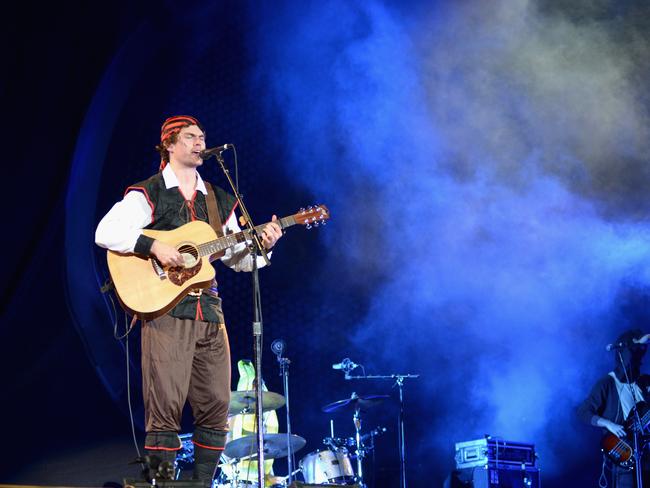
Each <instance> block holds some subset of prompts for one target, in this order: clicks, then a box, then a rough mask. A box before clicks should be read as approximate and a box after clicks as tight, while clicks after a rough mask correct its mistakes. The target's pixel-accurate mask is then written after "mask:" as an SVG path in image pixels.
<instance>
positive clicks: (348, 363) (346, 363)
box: [332, 358, 359, 371]
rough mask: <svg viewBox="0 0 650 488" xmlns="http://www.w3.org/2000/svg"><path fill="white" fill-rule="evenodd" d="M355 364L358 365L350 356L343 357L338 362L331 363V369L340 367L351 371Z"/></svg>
mask: <svg viewBox="0 0 650 488" xmlns="http://www.w3.org/2000/svg"><path fill="white" fill-rule="evenodd" d="M357 366H359V365H358V364H357V363H355V362H354V361H352V360H351V359H350V358H345V359H344V360H343V361H341V362H340V363H334V364H332V369H342V370H343V371H352V370H353V369H354V368H356V367H357Z"/></svg>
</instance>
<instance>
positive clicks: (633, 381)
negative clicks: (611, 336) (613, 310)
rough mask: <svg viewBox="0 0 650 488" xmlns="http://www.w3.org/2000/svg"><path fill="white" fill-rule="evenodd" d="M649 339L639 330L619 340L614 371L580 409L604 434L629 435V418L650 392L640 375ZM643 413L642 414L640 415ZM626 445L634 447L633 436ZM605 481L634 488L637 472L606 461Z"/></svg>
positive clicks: (581, 415)
mask: <svg viewBox="0 0 650 488" xmlns="http://www.w3.org/2000/svg"><path fill="white" fill-rule="evenodd" d="M649 337H650V336H648V335H645V334H644V333H643V332H642V331H641V330H639V329H632V330H628V331H626V332H624V333H623V334H621V335H620V336H619V337H618V338H617V339H616V341H615V342H614V346H618V347H617V348H616V349H615V350H614V362H615V366H614V370H613V371H610V372H609V373H608V374H606V375H605V376H603V377H602V378H600V379H599V380H598V381H597V382H596V384H595V385H594V386H593V388H592V389H591V393H589V396H588V397H587V398H586V399H585V400H584V402H582V404H581V405H580V406H579V407H578V412H577V413H578V417H579V418H580V419H581V420H582V421H583V422H585V423H587V424H589V425H593V426H595V427H600V428H602V429H603V433H607V432H611V433H612V434H614V435H616V436H617V437H620V438H624V437H625V436H626V434H630V432H626V429H625V427H624V425H625V423H626V421H627V420H628V418H629V417H630V415H631V414H632V415H633V413H632V412H633V411H632V409H633V407H634V406H635V405H636V404H637V403H638V402H642V401H645V399H646V398H648V392H649V391H650V376H648V375H645V374H641V365H642V362H643V357H644V355H645V353H646V350H647V347H648V346H647V345H646V342H647V341H648V338H649ZM619 353H620V356H619ZM621 359H622V361H621ZM628 379H629V382H628ZM643 412H644V411H640V412H639V413H640V415H642V414H643ZM627 442H628V443H629V444H630V445H631V446H632V447H633V446H634V441H633V440H631V437H630V438H629V439H628V440H627ZM646 457H647V456H643V461H644V462H643V466H644V472H643V474H644V476H643V479H644V485H645V484H646V482H645V480H649V479H650V478H648V476H647V474H648V473H647V472H646V470H647V469H648V468H650V465H649V464H648V463H647V462H645V461H646V459H645V458H646ZM646 466H647V468H646ZM606 480H610V482H611V483H610V485H609V486H611V487H613V488H634V487H635V485H636V480H635V473H634V470H632V469H629V468H624V467H621V466H617V465H616V464H615V463H614V462H612V461H611V460H610V459H607V458H605V459H604V460H603V472H602V473H601V482H600V485H601V486H607V485H606V482H605V481H606Z"/></svg>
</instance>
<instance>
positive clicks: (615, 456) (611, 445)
mask: <svg viewBox="0 0 650 488" xmlns="http://www.w3.org/2000/svg"><path fill="white" fill-rule="evenodd" d="M634 409H636V411H637V412H638V415H639V418H640V420H641V425H640V426H639V425H638V422H637V421H636V415H635V414H634ZM634 409H633V410H632V411H631V412H630V414H629V415H628V418H627V421H626V422H625V424H624V425H623V428H624V429H625V432H626V433H627V434H628V435H627V436H626V437H624V438H623V439H621V438H620V437H618V436H616V435H614V434H611V433H608V434H606V435H605V436H604V437H603V438H602V440H601V443H600V447H601V448H602V451H603V452H604V453H605V455H606V456H607V457H608V458H609V459H611V460H612V461H613V462H614V463H615V464H617V465H619V466H624V467H631V466H632V464H633V463H634V448H633V447H632V446H633V445H634V441H633V440H632V436H631V434H632V433H633V432H634V431H639V432H641V434H643V432H644V430H645V429H646V428H647V426H648V423H649V422H650V406H649V405H648V404H647V403H646V402H644V401H640V402H638V403H637V404H636V406H635V407H634Z"/></svg>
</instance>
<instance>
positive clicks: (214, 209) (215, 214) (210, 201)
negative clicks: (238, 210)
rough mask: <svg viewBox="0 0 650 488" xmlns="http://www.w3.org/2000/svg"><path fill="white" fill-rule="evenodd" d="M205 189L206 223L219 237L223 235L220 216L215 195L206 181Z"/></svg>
mask: <svg viewBox="0 0 650 488" xmlns="http://www.w3.org/2000/svg"><path fill="white" fill-rule="evenodd" d="M205 189H206V190H208V195H207V197H206V198H205V204H206V206H207V207H208V223H209V224H210V227H212V228H213V229H214V231H215V232H216V234H217V237H221V236H223V229H222V226H223V223H222V222H221V216H220V215H219V207H218V206H217V196H216V195H215V194H214V189H213V188H212V185H211V184H210V183H208V182H207V181H206V182H205Z"/></svg>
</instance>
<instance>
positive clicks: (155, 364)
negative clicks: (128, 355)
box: [142, 315, 230, 432]
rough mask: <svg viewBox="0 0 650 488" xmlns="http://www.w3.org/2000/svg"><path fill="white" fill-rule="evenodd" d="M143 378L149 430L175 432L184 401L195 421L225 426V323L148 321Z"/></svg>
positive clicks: (165, 317)
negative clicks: (190, 409)
mask: <svg viewBox="0 0 650 488" xmlns="http://www.w3.org/2000/svg"><path fill="white" fill-rule="evenodd" d="M142 383H143V385H142V386H143V397H144V412H145V430H146V431H147V432H159V431H172V432H179V431H180V429H181V415H182V412H183V406H184V405H185V401H186V400H189V402H190V405H191V407H192V412H193V414H194V425H196V426H198V427H203V428H205V429H211V430H220V431H226V430H227V428H228V403H229V401H230V346H229V344H228V334H227V332H226V327H225V325H224V324H216V323H211V322H200V321H194V320H190V319H178V318H175V317H171V316H169V315H163V316H162V317H159V318H157V319H155V320H153V321H151V322H146V323H145V324H144V326H143V328H142Z"/></svg>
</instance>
